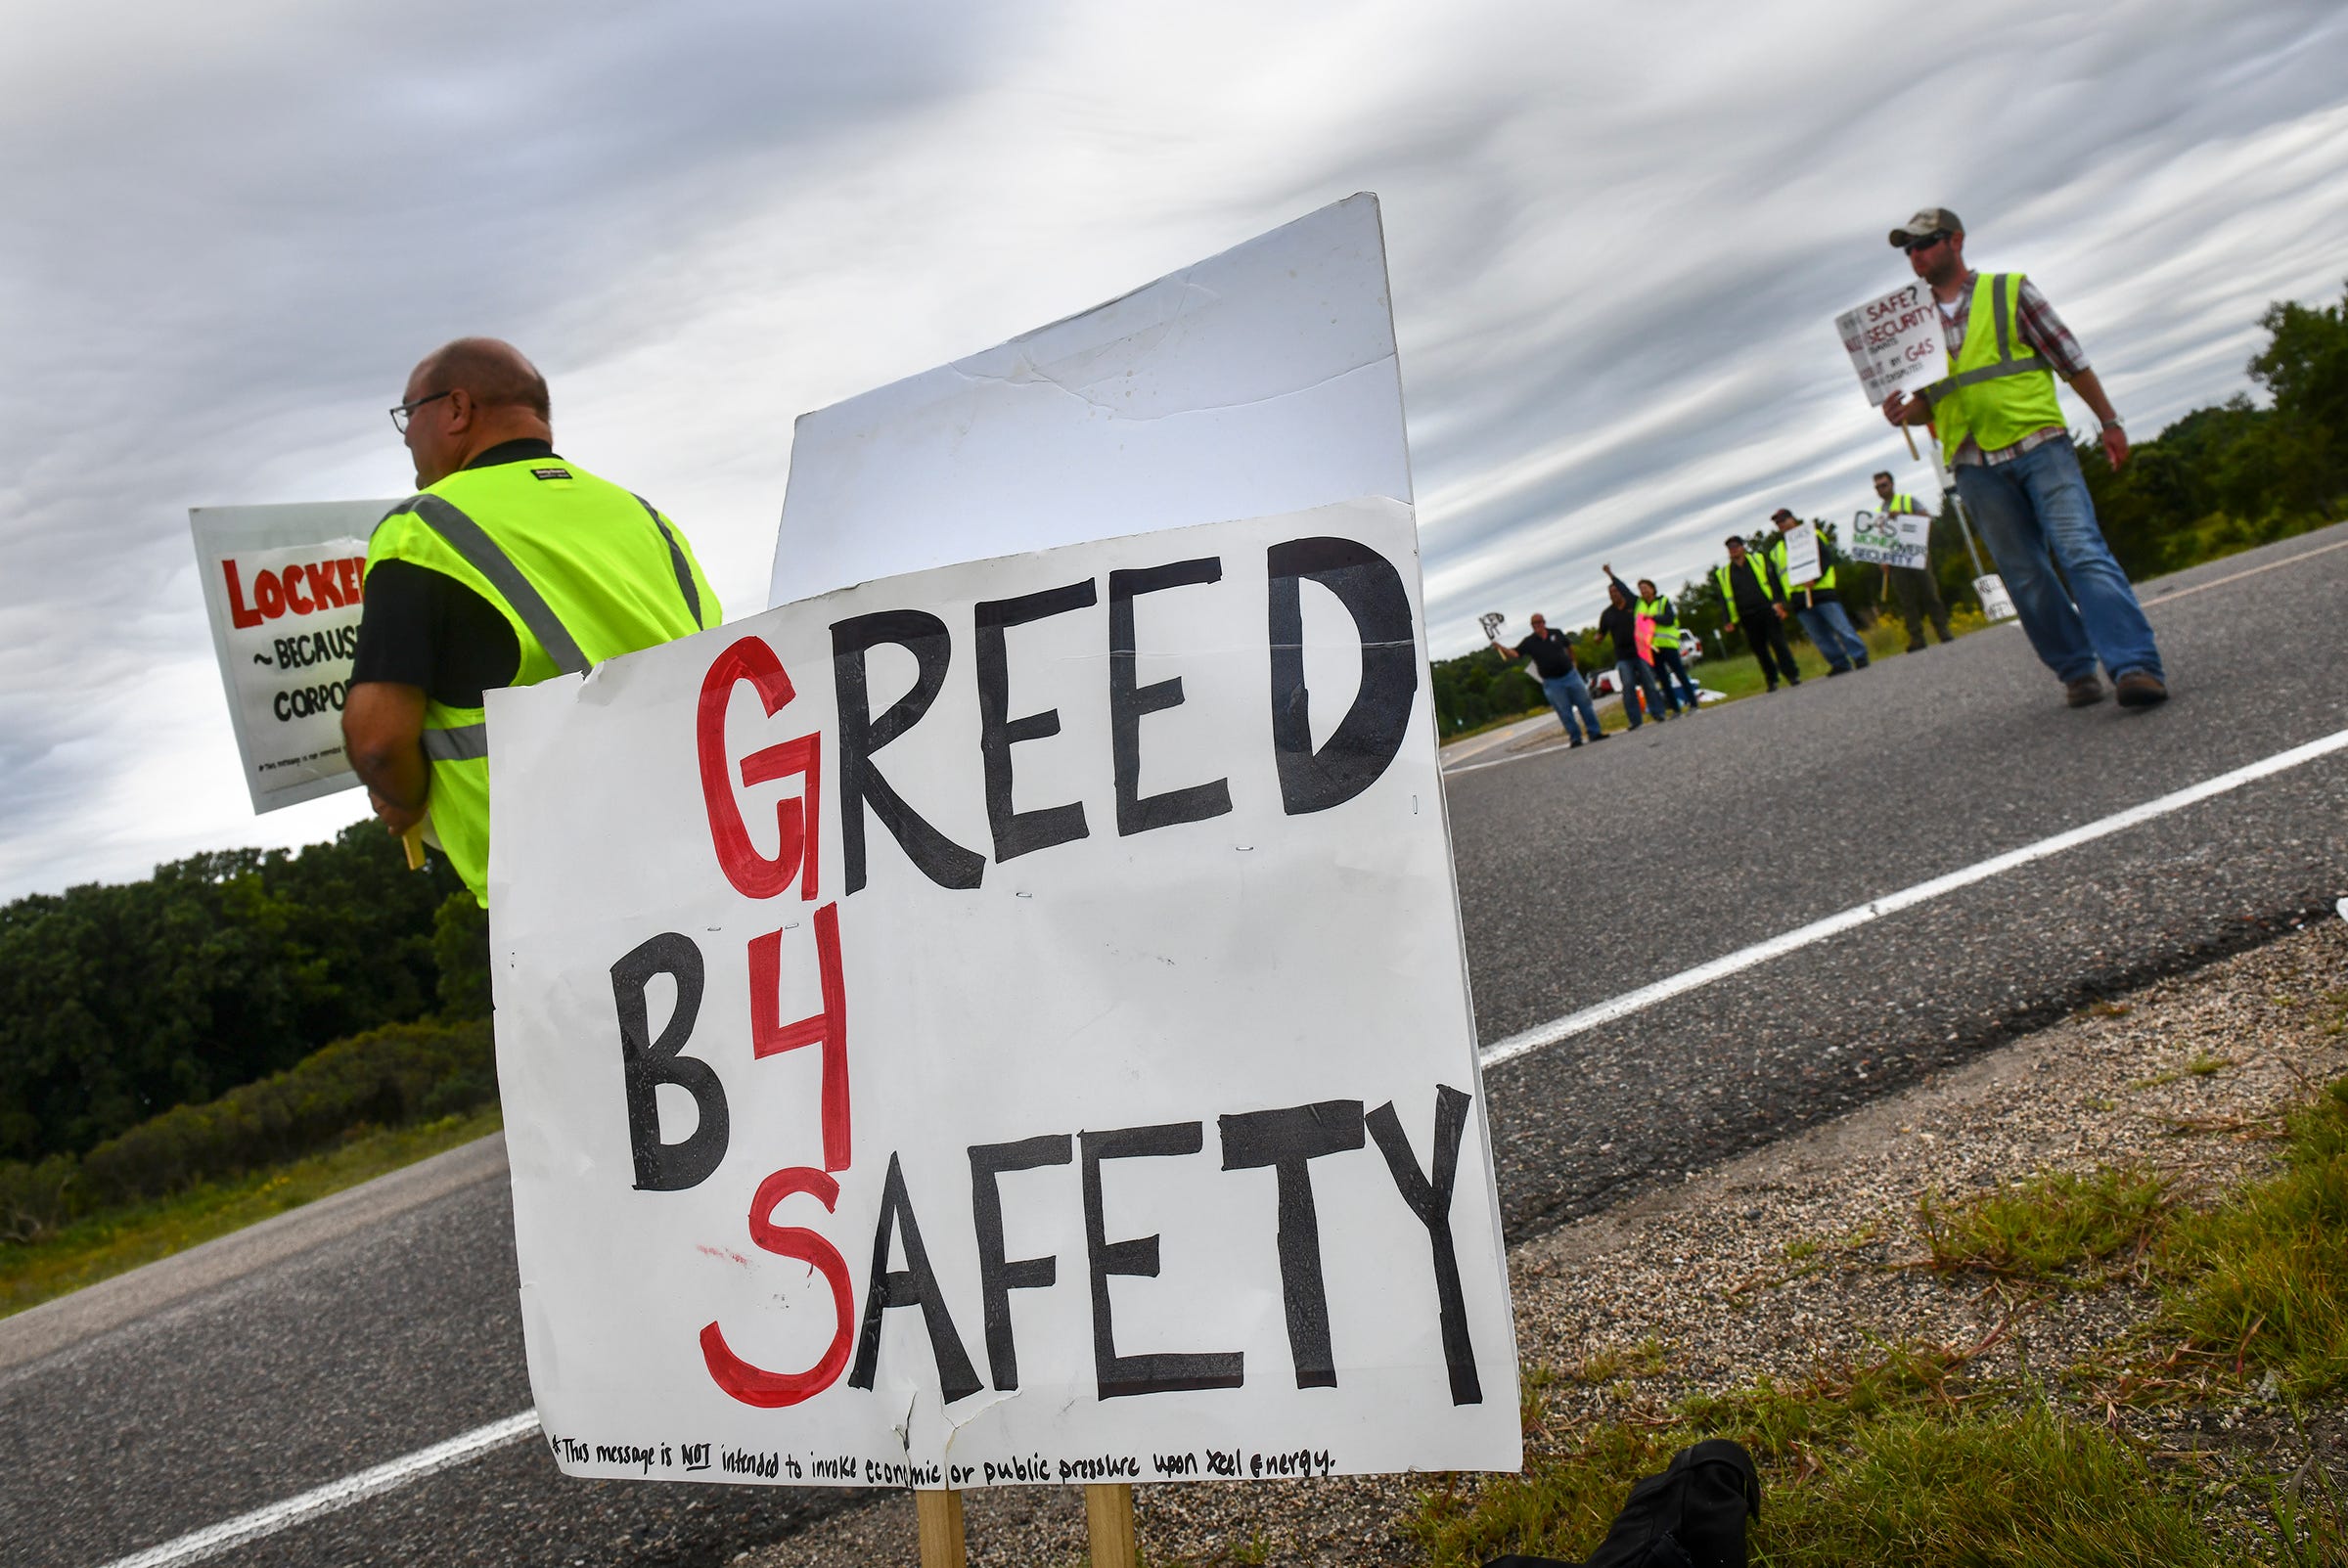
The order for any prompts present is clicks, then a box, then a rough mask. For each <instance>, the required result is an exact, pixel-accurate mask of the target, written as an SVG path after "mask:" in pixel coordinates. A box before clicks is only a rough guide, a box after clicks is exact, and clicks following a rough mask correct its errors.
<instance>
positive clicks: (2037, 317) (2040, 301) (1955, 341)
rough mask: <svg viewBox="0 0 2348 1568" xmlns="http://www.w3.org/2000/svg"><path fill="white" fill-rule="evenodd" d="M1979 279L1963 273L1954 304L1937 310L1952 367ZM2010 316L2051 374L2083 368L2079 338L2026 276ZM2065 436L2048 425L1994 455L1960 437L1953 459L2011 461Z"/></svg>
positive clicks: (2060, 428)
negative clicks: (1955, 455) (2034, 448)
mask: <svg viewBox="0 0 2348 1568" xmlns="http://www.w3.org/2000/svg"><path fill="white" fill-rule="evenodd" d="M1980 276H1981V274H1979V273H1978V272H1968V273H1966V274H1965V275H1964V290H1963V291H1961V292H1960V293H1959V294H1958V295H1957V298H1956V300H1955V302H1954V305H1953V306H1952V305H1945V304H1944V305H1942V306H1941V307H1940V326H1941V336H1943V337H1944V338H1946V339H1947V342H1948V349H1949V359H1950V361H1951V362H1952V363H1953V362H1954V361H1955V360H1956V358H1957V355H1958V353H1959V352H1960V351H1961V350H1962V349H1963V348H1964V328H1965V323H1966V321H1967V320H1968V319H1969V318H1970V317H1971V316H1972V313H1973V284H1974V283H1975V281H1977V280H1978V279H1979V278H1980ZM2014 315H2015V317H2016V318H2017V320H2018V322H2019V325H2020V327H2021V333H2022V341H2023V342H2025V343H2028V344H2029V345H2030V346H2031V347H2032V348H2035V349H2037V350H2038V351H2039V352H2040V353H2041V354H2043V355H2045V356H2046V359H2047V364H2048V366H2049V367H2050V368H2052V369H2053V370H2054V372H2055V374H2056V375H2057V376H2060V377H2061V378H2062V379H2063V380H2064V381H2069V380H2071V379H2072V378H2073V377H2075V376H2077V375H2079V374H2080V373H2081V372H2082V371H2084V370H2086V369H2087V354H2086V352H2085V351H2084V350H2083V349H2081V348H2080V346H2079V339H2078V338H2076V337H2073V336H2071V330H2070V329H2069V328H2068V327H2065V326H2064V325H2063V324H2062V318H2061V317H2060V316H2057V315H2056V314H2055V307H2054V306H2053V305H2050V304H2048V303H2047V296H2046V295H2045V294H2042V293H2040V292H2039V291H2038V285H2037V284H2034V283H2032V282H2031V281H2030V280H2029V279H2028V278H2024V279H2023V280H2022V292H2021V297H2020V298H2019V299H2017V300H2016V301H2015V302H2014ZM2070 433H2071V432H2070V431H2069V430H2068V429H2066V428H2064V427H2063V426H2059V425H2050V426H2047V427H2046V428H2045V429H2043V430H2034V431H2032V432H2031V433H2030V434H2028V435H2025V436H2023V437H2022V438H2021V439H2020V440H2018V441H2016V442H2014V443H2013V445H2011V446H2002V447H2000V448H1998V450H1996V451H1995V452H1984V451H1982V450H1981V444H1980V443H1979V442H1978V441H1975V440H1974V439H1973V438H1972V437H1971V436H1969V435H1968V436H1966V437H1965V438H1964V445H1962V446H1960V447H1959V448H1958V449H1957V461H1958V462H1959V463H1990V464H1997V463H2010V462H2012V461H2013V460H2014V459H2015V458H2018V457H2020V456H2021V455H2022V454H2023V453H2025V452H2027V451H2029V450H2030V449H2031V448H2032V447H2035V446H2043V445H2045V444H2046V443H2047V442H2049V441H2052V440H2054V439H2055V437H2057V436H2060V437H2062V438H2063V439H2065V440H2068V439H2069V438H2070Z"/></svg>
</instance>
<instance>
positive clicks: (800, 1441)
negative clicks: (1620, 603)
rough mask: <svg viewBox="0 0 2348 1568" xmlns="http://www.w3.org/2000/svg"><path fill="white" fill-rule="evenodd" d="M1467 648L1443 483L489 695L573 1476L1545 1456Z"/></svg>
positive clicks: (1139, 1469) (521, 1151)
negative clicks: (1462, 822)
mask: <svg viewBox="0 0 2348 1568" xmlns="http://www.w3.org/2000/svg"><path fill="white" fill-rule="evenodd" d="M1425 659H1426V648H1425V634H1424V627H1423V621H1422V609H1421V597H1420V576H1419V567H1418V559H1417V543H1416V532H1415V529H1414V526H1413V521H1412V517H1411V514H1410V511H1409V509H1408V508H1407V507H1404V506H1403V505H1401V504H1400V503H1397V502H1394V501H1391V500H1387V499H1382V498H1366V499H1363V500H1359V501H1355V502H1351V503H1346V504H1342V505H1338V506H1332V507H1326V508H1321V509H1318V510H1316V511H1313V512H1310V513H1306V514H1301V515H1287V516H1276V517H1264V518H1256V519H1252V520H1244V521H1234V522H1226V523H1217V524H1210V525H1205V526H1200V527H1196V528H1189V529H1183V530H1176V531H1168V532H1160V533H1153V534H1146V535H1140V536H1135V537H1130V538H1123V539H1114V540H1108V541H1105V542H1099V543H1093V544H1085V545H1077V546H1070V547H1067V548H1064V549H1060V550H1054V551H1047V552H1043V553H1038V554H1029V555H1023V556H1015V557H1010V558H1006V559H1002V560H989V561H980V562H975V563H971V564H965V565H959V566H950V567H944V568H940V569H936V570H932V571H927V572H922V573H917V574H914V575H911V576H906V577H901V578H894V579H888V580H883V581H881V582H872V583H865V584H861V585H859V586H857V587H855V588H852V589H846V590H842V591H840V592H836V593H833V594H830V595H826V596H824V597H822V598H819V599H815V600H811V601H808V602H805V603H801V604H796V605H788V606H785V607H783V608H780V609H775V610H769V611H767V612H765V613H763V614H760V615H757V616H754V617H752V618H750V619H748V620H745V621H742V622H739V623H736V624H733V625H729V626H724V627H718V628H713V629H711V630H709V631H706V632H703V633H700V634H699V635H697V636H695V637H692V638H689V639H686V640H684V641H681V642H677V643H672V644H668V645H666V646H664V647H660V648H655V649H651V650H645V651H643V652H641V653H636V654H631V655H629V656H627V657H625V658H621V659H617V660H614V661H612V662H610V663H608V664H605V665H602V666H600V667H599V668H597V669H596V670H595V671H593V672H592V673H590V674H589V675H587V676H584V677H560V678H557V679H555V680H551V681H547V682H545V683H543V684H540V685H538V686H534V687H530V688H526V689H521V690H510V691H505V692H498V693H493V694H490V696H489V733H490V735H491V737H492V738H493V739H492V747H491V764H490V765H491V770H492V788H491V797H490V798H491V809H492V815H493V827H492V833H491V854H490V866H489V889H490V909H491V943H492V949H493V955H494V963H493V970H494V973H495V976H496V982H495V984H496V1002H497V1049H498V1070H499V1082H500V1085H501V1092H502V1098H503V1100H504V1104H505V1109H506V1120H507V1133H506V1137H507V1145H508V1150H509V1156H510V1159H511V1162H512V1169H513V1182H514V1204H515V1227H516V1237H517V1246H518V1251H519V1266H520V1275H521V1297H522V1320H523V1326H524V1334H525V1341H526V1344H527V1350H528V1360H529V1368H530V1379H531V1387H532V1391H533V1393H534V1395H535V1398H536V1401H537V1408H538V1411H539V1413H540V1416H541V1419H542V1422H543V1426H544V1430H545V1434H546V1441H547V1443H548V1446H549V1449H550V1451H551V1452H552V1454H553V1456H554V1457H555V1458H556V1460H557V1462H558V1463H560V1464H561V1466H562V1467H563V1468H564V1470H565V1471H567V1472H569V1473H571V1474H574V1475H582V1476H599V1477H655V1478H662V1479H671V1480H705V1481H726V1482H764V1483H768V1484H778V1485H791V1484H804V1485H851V1486H882V1487H898V1488H901V1487H906V1486H912V1487H914V1488H917V1489H936V1488H955V1489H960V1488H968V1487H977V1486H996V1485H1005V1484H1021V1483H1037V1482H1051V1483H1055V1484H1066V1483H1070V1482H1085V1483H1130V1482H1136V1481H1141V1482H1150V1481H1158V1480H1170V1479H1183V1480H1197V1479H1211V1478H1218V1477H1220V1478H1231V1479H1261V1478H1265V1477H1274V1476H1292V1475H1302V1474H1332V1473H1339V1474H1350V1473H1362V1472H1373V1471H1398V1470H1406V1469H1414V1470H1426V1469H1445V1470H1454V1469H1513V1468H1514V1467H1516V1465H1517V1464H1518V1462H1519V1458H1520V1436H1519V1427H1518V1411H1517V1373H1516V1361H1515V1350H1514V1342H1513V1328H1512V1323H1511V1317H1510V1308H1509V1291H1508V1279H1507V1273H1506V1262H1505V1253H1504V1250H1503V1247H1502V1242H1501V1234H1500V1217H1499V1207H1498V1202H1497V1198H1496V1195H1495V1192H1494V1187H1493V1179H1492V1165H1491V1149H1490V1142H1489V1136H1488V1133H1487V1130H1486V1126H1485V1117H1484V1106H1483V1096H1482V1089H1481V1082H1480V1077H1479V1069H1478V1067H1477V1062H1476V1055H1475V1035H1474V1028H1473V1021H1472V1017H1471V1013H1470V1008H1469V1002H1468V981H1467V968H1466V960H1465V951H1464V947H1463V942H1462V934H1461V927H1460V921H1459V914H1458V903H1457V898H1456V891H1455V887H1454V883H1453V879H1452V862H1451V855H1450V848H1449V843H1448V837H1447V834H1446V831H1445V829H1444V825H1443V818H1442V816H1441V814H1440V807H1441V800H1442V782H1441V778H1440V774H1439V765H1438V758H1437V755H1436V744H1435V737H1434V731H1433V727H1432V726H1431V725H1429V724H1428V723H1427V722H1426V714H1425V711H1424V696H1423V694H1422V688H1423V686H1424V680H1423V673H1422V672H1423V670H1424V668H1425ZM1102 1501H1104V1502H1105V1503H1106V1501H1108V1500H1106V1499H1103V1500H1102ZM949 1512H950V1510H949ZM939 1520H940V1523H939V1525H938V1528H939V1530H940V1531H944V1530H947V1529H948V1528H949V1527H950V1521H949V1520H948V1519H947V1515H946V1513H940V1514H939Z"/></svg>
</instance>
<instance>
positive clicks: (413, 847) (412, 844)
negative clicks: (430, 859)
mask: <svg viewBox="0 0 2348 1568" xmlns="http://www.w3.org/2000/svg"><path fill="white" fill-rule="evenodd" d="M399 847H400V848H402V849H404V850H406V851H407V852H408V870H410V871H412V872H420V871H422V870H424V824H422V823H418V824H416V825H415V826H414V827H413V828H410V829H408V830H407V831H406V832H404V833H401V834H400V835H399Z"/></svg>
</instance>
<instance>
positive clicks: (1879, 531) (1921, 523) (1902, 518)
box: [1850, 512, 1932, 566]
mask: <svg viewBox="0 0 2348 1568" xmlns="http://www.w3.org/2000/svg"><path fill="white" fill-rule="evenodd" d="M1931 537H1932V519H1931V518H1930V517H1926V516H1919V515H1917V514H1916V513H1913V512H1885V513H1876V512H1862V513H1859V514H1858V515H1855V516H1853V517H1852V518H1851V549H1850V556H1851V559H1852V560H1864V561H1873V562H1874V564H1876V565H1878V566H1921V565H1922V564H1923V563H1924V560H1925V557H1926V556H1927V555H1929V554H1930V550H1929V546H1930V543H1931Z"/></svg>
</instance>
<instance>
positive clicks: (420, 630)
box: [350, 560, 521, 708]
mask: <svg viewBox="0 0 2348 1568" xmlns="http://www.w3.org/2000/svg"><path fill="white" fill-rule="evenodd" d="M520 668H521V645H520V644H519V643H517V642H516V641H515V640H514V628H513V627H512V626H510V625H508V624H507V622H506V618H505V616H503V615H501V614H499V613H498V611H497V608H496V606H495V605H491V604H490V603H489V602H488V601H487V600H485V599H483V598H482V597H481V596H480V595H478V594H476V593H474V591H473V590H472V589H470V588H468V587H466V586H465V585H464V584H463V583H461V582H458V581H457V580H456V579H455V578H453V577H450V576H448V575H447V574H446V573H444V572H437V571H434V570H432V569H431V568H430V567H429V566H419V565H417V564H415V563H414V562H413V561H406V560H384V561H379V562H377V563H376V566H375V569H374V570H373V571H370V572H369V573H368V574H367V599H366V605H365V607H364V608H363V609H362V610H361V611H360V612H359V651H358V655H357V657H356V658H355V659H354V660H353V661H352V665H351V671H350V679H351V683H352V684H353V685H357V684H359V683H361V682H365V681H391V682H396V683H397V684H399V685H401V686H414V687H421V688H422V689H423V690H424V692H425V694H426V695H428V696H429V697H430V698H431V699H432V700H433V701H435V702H440V703H444V704H446V705H447V706H449V707H454V708H477V707H479V706H480V705H481V694H482V693H483V692H488V691H494V690H496V689H497V688H499V687H502V686H511V685H513V684H514V676H515V674H516V672H518V671H519V669H520Z"/></svg>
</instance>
